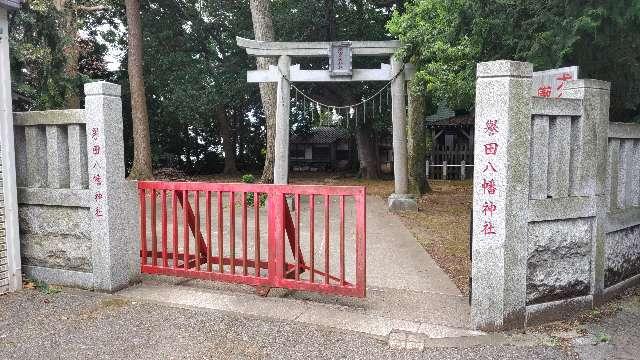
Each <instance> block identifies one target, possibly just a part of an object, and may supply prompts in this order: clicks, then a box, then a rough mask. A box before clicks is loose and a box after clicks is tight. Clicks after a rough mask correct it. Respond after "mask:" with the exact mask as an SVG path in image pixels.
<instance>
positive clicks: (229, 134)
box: [214, 105, 238, 175]
mask: <svg viewBox="0 0 640 360" xmlns="http://www.w3.org/2000/svg"><path fill="white" fill-rule="evenodd" d="M214 116H215V118H216V123H217V124H218V129H219V130H220V136H221V137H222V151H223V152H224V170H223V171H222V172H223V173H224V174H226V175H235V174H237V173H238V168H237V167H236V141H235V136H234V134H233V129H232V128H231V125H230V124H229V118H228V117H227V114H226V112H225V111H224V105H217V106H216V107H215V109H214Z"/></svg>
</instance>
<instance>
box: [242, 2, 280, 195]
mask: <svg viewBox="0 0 640 360" xmlns="http://www.w3.org/2000/svg"><path fill="white" fill-rule="evenodd" d="M270 4H271V1H270V0H250V1H249V6H250V8H251V20H252V22H253V32H254V35H255V39H256V40H258V41H274V40H275V34H274V31H273V20H272V18H271V5H270ZM256 65H257V68H258V70H266V69H268V68H269V65H276V59H275V58H269V57H258V58H256ZM260 97H261V98H262V108H263V111H264V116H265V123H266V128H267V139H266V143H267V144H266V145H267V148H266V154H265V160H264V168H263V170H262V178H261V181H262V182H263V183H272V182H273V162H274V154H275V142H276V101H277V100H276V84H274V83H262V84H260Z"/></svg>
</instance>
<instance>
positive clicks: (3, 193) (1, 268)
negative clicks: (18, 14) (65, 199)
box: [0, 6, 22, 294]
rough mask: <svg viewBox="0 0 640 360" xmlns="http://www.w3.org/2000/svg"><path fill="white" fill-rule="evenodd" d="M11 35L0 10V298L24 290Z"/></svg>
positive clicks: (6, 17)
mask: <svg viewBox="0 0 640 360" xmlns="http://www.w3.org/2000/svg"><path fill="white" fill-rule="evenodd" d="M8 34H9V27H8V13H7V9H6V8H5V7H2V6H0V294H2V293H4V292H6V291H15V290H18V289H20V288H21V287H22V276H21V271H20V256H19V247H20V240H19V238H18V226H17V222H18V221H17V213H16V209H17V206H18V205H17V199H16V183H15V164H14V162H15V158H14V154H13V149H14V146H13V131H12V130H13V127H12V126H11V124H12V116H11V114H12V113H11V107H12V104H11V77H10V69H9V68H10V66H9V39H8Z"/></svg>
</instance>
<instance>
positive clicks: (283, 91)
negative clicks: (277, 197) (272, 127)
mask: <svg viewBox="0 0 640 360" xmlns="http://www.w3.org/2000/svg"><path fill="white" fill-rule="evenodd" d="M290 67H291V57H289V56H288V55H281V56H280V57H278V69H279V70H280V72H281V73H282V76H281V77H280V79H279V80H278V94H277V100H278V101H277V106H276V139H275V159H274V162H273V183H274V184H281V185H282V184H287V182H288V181H289V111H290V106H291V102H290V101H291V99H290V97H291V89H290V88H289V82H288V81H287V79H289V78H290ZM285 78H286V79H285Z"/></svg>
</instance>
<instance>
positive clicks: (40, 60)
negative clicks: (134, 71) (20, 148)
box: [9, 0, 113, 111]
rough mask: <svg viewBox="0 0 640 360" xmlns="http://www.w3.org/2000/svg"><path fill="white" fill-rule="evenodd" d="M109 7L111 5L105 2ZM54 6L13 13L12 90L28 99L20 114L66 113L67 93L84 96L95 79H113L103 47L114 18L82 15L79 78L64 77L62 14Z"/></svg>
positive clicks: (41, 3)
mask: <svg viewBox="0 0 640 360" xmlns="http://www.w3.org/2000/svg"><path fill="white" fill-rule="evenodd" d="M104 2H105V3H106V2H107V1H104ZM53 3H54V2H52V1H45V0H31V1H28V2H26V3H24V4H23V6H22V8H21V9H20V11H16V12H13V13H11V17H10V23H9V27H10V29H11V30H10V39H9V40H10V47H11V52H10V56H11V78H12V82H13V84H12V85H13V90H14V91H16V92H18V93H19V94H21V95H23V96H25V97H27V98H29V99H30V100H31V103H30V104H20V105H18V107H17V108H16V110H21V111H24V110H49V109H60V108H63V107H64V97H65V94H66V93H69V92H73V93H82V85H83V84H84V83H85V82H87V81H89V80H90V79H92V78H94V79H95V78H108V76H109V74H108V73H107V69H106V64H105V60H104V56H105V54H106V52H107V47H106V45H105V44H104V43H101V42H100V41H99V36H100V34H101V32H100V31H98V30H96V29H97V28H98V27H99V26H100V25H105V24H113V19H112V14H110V13H108V12H100V13H97V14H93V13H85V12H78V14H79V15H81V16H78V17H77V22H78V24H77V26H78V29H81V30H82V36H81V37H80V38H78V39H72V41H74V42H75V43H76V44H77V46H78V48H79V52H80V61H79V70H80V74H79V76H78V77H77V78H72V77H69V76H67V75H65V72H64V65H65V56H64V49H63V48H64V45H65V43H66V42H67V41H69V39H67V38H66V37H65V36H64V35H63V31H62V29H61V27H62V26H63V15H64V14H63V12H61V11H58V10H57V9H56V8H55V7H54V5H53Z"/></svg>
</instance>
